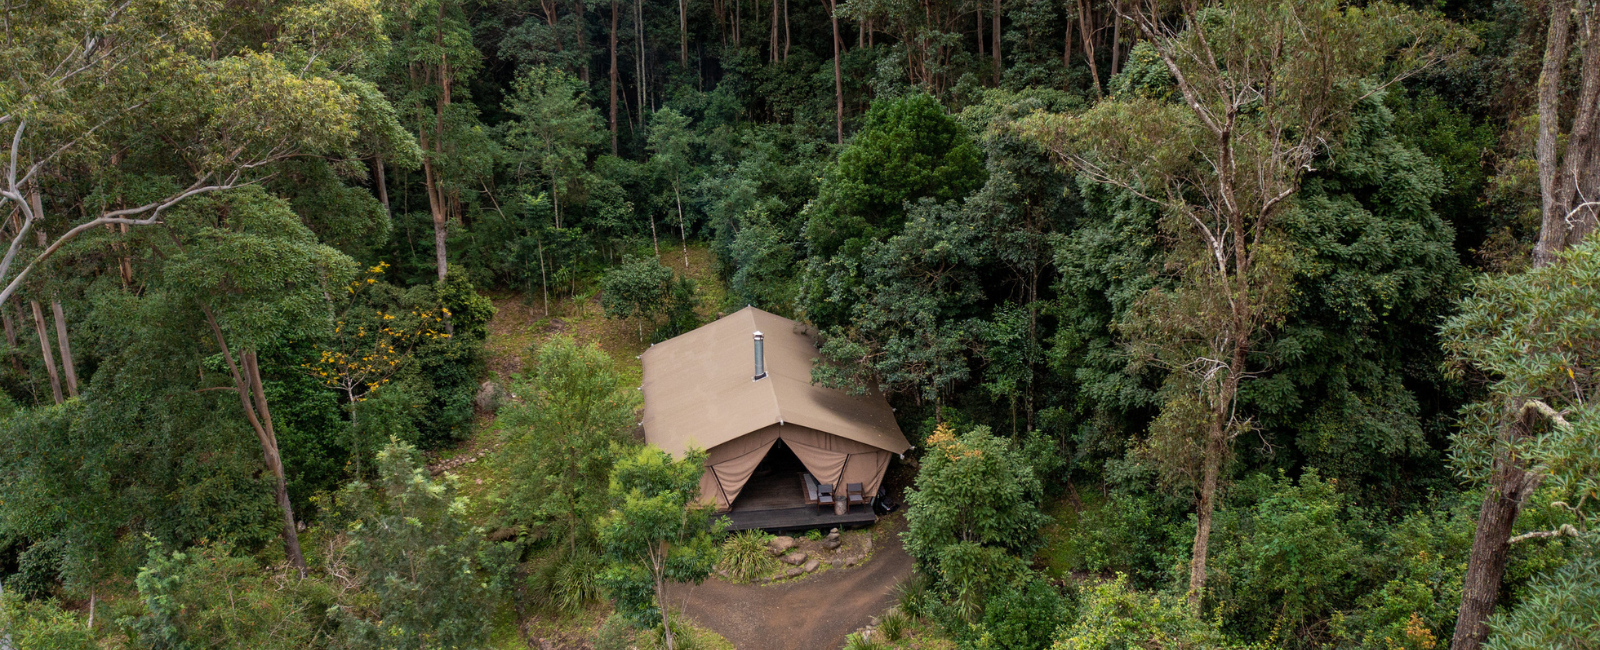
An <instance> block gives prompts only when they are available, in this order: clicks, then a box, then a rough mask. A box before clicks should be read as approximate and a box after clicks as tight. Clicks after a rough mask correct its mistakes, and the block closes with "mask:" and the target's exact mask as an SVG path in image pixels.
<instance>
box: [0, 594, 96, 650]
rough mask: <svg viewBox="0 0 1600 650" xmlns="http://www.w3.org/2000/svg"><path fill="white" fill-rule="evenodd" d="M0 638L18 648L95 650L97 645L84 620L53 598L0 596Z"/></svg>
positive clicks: (24, 649)
mask: <svg viewBox="0 0 1600 650" xmlns="http://www.w3.org/2000/svg"><path fill="white" fill-rule="evenodd" d="M0 639H4V640H5V642H6V643H7V645H9V646H12V647H15V648H16V649H17V650H94V649H95V648H99V647H100V646H99V644H97V643H96V642H95V639H94V635H93V634H91V633H90V632H89V630H88V628H87V626H85V625H84V623H83V621H81V620H78V617H77V616H75V615H73V614H72V613H71V612H67V611H65V610H63V609H61V607H60V606H59V605H57V604H56V603H55V602H52V601H46V600H33V601H27V600H24V599H23V598H22V597H20V596H18V595H16V594H11V593H7V594H5V595H4V596H0Z"/></svg>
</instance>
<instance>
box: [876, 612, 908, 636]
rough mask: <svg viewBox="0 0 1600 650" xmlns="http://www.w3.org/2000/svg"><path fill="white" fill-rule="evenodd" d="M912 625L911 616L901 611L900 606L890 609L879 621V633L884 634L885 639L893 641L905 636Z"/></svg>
mask: <svg viewBox="0 0 1600 650" xmlns="http://www.w3.org/2000/svg"><path fill="white" fill-rule="evenodd" d="M910 626H911V617H910V616H907V615H906V613H905V612H903V611H900V608H898V607H896V608H894V609H891V610H889V611H888V613H886V614H884V615H883V618H882V619H880V620H879V621H878V633H879V634H882V635H883V639H884V640H885V641H888V642H890V643H893V642H895V641H899V640H900V639H901V638H902V637H904V636H905V635H906V631H907V629H909V628H910Z"/></svg>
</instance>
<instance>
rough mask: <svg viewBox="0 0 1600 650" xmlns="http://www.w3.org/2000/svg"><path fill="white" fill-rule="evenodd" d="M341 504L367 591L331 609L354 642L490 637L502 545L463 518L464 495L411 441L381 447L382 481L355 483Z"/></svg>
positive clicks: (428, 643) (390, 644)
mask: <svg viewBox="0 0 1600 650" xmlns="http://www.w3.org/2000/svg"><path fill="white" fill-rule="evenodd" d="M338 508H339V511H340V514H341V519H343V520H344V521H346V522H348V523H346V524H345V525H344V530H345V534H346V535H347V536H348V537H349V539H350V542H349V545H348V546H347V547H345V549H344V553H345V554H347V555H348V558H349V560H348V561H349V565H350V567H351V568H353V569H354V570H355V573H356V575H357V576H358V577H359V579H360V580H361V583H362V584H363V585H364V586H365V593H364V598H362V599H361V600H360V601H358V602H355V603H349V604H342V605H341V606H340V607H339V609H338V610H337V611H336V612H334V613H333V616H334V617H335V618H336V619H337V621H338V625H339V635H340V638H341V643H343V644H345V645H347V646H348V647H351V648H386V649H387V648H401V649H403V648H417V649H419V650H420V649H422V648H437V647H446V648H450V647H475V646H479V645H481V644H482V643H484V642H485V641H486V640H487V639H488V637H489V630H490V625H491V621H492V619H493V617H494V615H495V613H496V611H497V609H498V607H499V603H500V598H501V597H502V596H501V595H500V594H501V592H500V591H499V590H501V589H503V588H504V586H505V585H504V584H503V581H504V575H503V574H504V570H505V569H506V568H507V567H508V566H509V562H508V560H509V559H510V558H509V557H508V556H507V553H506V552H507V551H508V550H510V549H509V548H507V547H506V546H505V545H495V544H492V543H490V542H488V541H486V540H485V539H484V536H483V532H482V531H481V530H479V529H477V528H475V527H473V526H472V525H471V524H470V522H469V521H468V520H467V519H466V513H465V509H466V501H465V499H464V498H463V497H459V496H457V495H456V493H455V488H454V487H453V486H452V485H450V484H449V483H448V482H444V483H441V482H435V481H433V480H430V479H429V478H428V473H427V470H426V469H423V468H422V467H419V466H418V464H417V454H416V451H415V449H413V448H412V447H411V446H410V445H406V444H404V443H393V444H390V445H389V446H388V447H386V448H384V450H383V451H382V452H380V453H379V454H378V483H377V485H375V486H368V485H367V484H365V483H360V482H357V483H352V484H350V485H349V486H348V487H346V488H345V489H344V490H343V491H341V492H340V493H339V496H338Z"/></svg>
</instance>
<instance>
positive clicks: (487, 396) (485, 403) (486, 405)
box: [472, 381, 510, 413]
mask: <svg viewBox="0 0 1600 650" xmlns="http://www.w3.org/2000/svg"><path fill="white" fill-rule="evenodd" d="M509 399H510V394H509V393H507V392H506V389H504V388H501V387H500V384H496V383H494V382H492V381H486V382H483V384H481V385H479V386H478V394H477V395H476V396H474V397H473V398H472V403H473V405H474V406H476V407H478V412H480V413H493V412H495V411H497V410H499V409H500V407H501V405H503V404H505V403H506V401H507V400H509Z"/></svg>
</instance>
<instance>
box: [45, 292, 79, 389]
mask: <svg viewBox="0 0 1600 650" xmlns="http://www.w3.org/2000/svg"><path fill="white" fill-rule="evenodd" d="M50 311H51V312H52V315H53V316H55V319H56V348H57V349H59V350H60V351H61V369H62V370H65V371H66V373H67V394H68V395H71V396H72V397H77V396H78V371H77V368H75V367H74V366H73V363H72V342H71V341H70V340H68V339H67V315H66V314H65V313H64V312H62V310H61V301H60V300H52V301H50Z"/></svg>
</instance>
